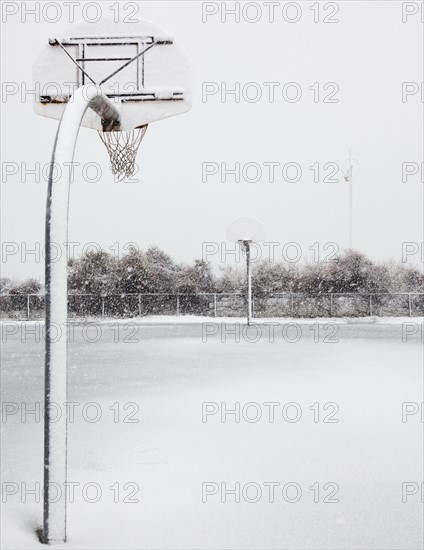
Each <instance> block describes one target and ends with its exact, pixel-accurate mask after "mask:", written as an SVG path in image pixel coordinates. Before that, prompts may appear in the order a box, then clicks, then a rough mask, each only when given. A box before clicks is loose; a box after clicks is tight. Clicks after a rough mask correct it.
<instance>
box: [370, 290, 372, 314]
mask: <svg viewBox="0 0 424 550" xmlns="http://www.w3.org/2000/svg"><path fill="white" fill-rule="evenodd" d="M370 317H372V294H370Z"/></svg>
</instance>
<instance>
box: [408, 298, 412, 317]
mask: <svg viewBox="0 0 424 550" xmlns="http://www.w3.org/2000/svg"><path fill="white" fill-rule="evenodd" d="M408 309H409V317H412V302H411V295H410V294H408Z"/></svg>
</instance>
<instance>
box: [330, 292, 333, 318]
mask: <svg viewBox="0 0 424 550" xmlns="http://www.w3.org/2000/svg"><path fill="white" fill-rule="evenodd" d="M330 317H333V295H332V294H330Z"/></svg>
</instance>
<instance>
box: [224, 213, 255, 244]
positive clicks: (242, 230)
mask: <svg viewBox="0 0 424 550" xmlns="http://www.w3.org/2000/svg"><path fill="white" fill-rule="evenodd" d="M226 236H227V241H233V242H238V241H252V242H256V243H258V242H261V241H263V240H265V226H264V225H263V223H262V222H261V221H260V220H258V219H257V218H253V217H251V216H241V217H239V218H235V219H234V220H233V221H232V222H231V223H230V224H229V225H228V227H227V235H226Z"/></svg>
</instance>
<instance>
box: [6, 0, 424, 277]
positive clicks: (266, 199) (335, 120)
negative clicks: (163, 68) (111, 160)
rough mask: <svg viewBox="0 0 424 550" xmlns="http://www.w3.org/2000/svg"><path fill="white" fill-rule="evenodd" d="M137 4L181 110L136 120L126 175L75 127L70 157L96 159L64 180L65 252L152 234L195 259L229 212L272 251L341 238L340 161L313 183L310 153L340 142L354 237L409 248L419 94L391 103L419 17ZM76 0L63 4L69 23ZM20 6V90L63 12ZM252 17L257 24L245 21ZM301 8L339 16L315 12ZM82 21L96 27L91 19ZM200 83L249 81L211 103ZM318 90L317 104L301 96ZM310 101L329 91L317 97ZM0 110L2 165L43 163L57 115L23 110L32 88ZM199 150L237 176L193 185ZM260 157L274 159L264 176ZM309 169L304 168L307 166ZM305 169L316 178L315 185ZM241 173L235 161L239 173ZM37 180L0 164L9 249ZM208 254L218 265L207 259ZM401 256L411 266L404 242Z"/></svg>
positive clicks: (305, 5) (418, 234)
mask: <svg viewBox="0 0 424 550" xmlns="http://www.w3.org/2000/svg"><path fill="white" fill-rule="evenodd" d="M3 4H4V3H3ZM112 4H113V3H109V2H102V3H101V7H102V9H103V12H104V13H105V14H106V13H109V14H110V13H111V12H110V9H109V7H110V6H111V5H112ZM123 4H124V3H122V4H121V5H123ZM138 4H139V6H140V11H139V12H138V14H136V15H135V17H143V18H146V19H148V20H151V21H153V22H155V23H156V24H157V25H159V26H160V27H162V28H163V29H165V31H166V33H167V34H171V35H173V36H174V37H175V38H176V39H177V40H178V41H179V43H180V44H181V45H183V46H184V48H185V49H186V51H187V53H188V55H189V57H190V58H191V59H192V63H193V77H194V78H193V82H194V85H193V95H194V104H193V108H192V110H191V111H190V112H189V113H187V114H184V115H181V116H178V117H175V118H169V119H166V120H164V121H161V122H158V123H156V124H151V125H150V127H149V129H148V132H147V134H146V137H145V140H144V142H143V143H142V145H141V147H140V151H139V155H138V162H139V164H140V166H141V171H140V174H139V175H138V176H137V178H138V179H139V181H138V182H135V183H115V182H114V181H113V179H112V177H111V175H110V174H109V173H108V157H107V153H106V151H105V149H104V145H103V144H102V143H101V142H100V140H99V138H98V136H97V135H96V132H94V131H92V130H89V129H85V128H83V129H82V130H81V132H80V135H79V140H78V144H77V148H76V154H75V161H76V162H80V163H81V165H84V163H87V162H92V161H93V162H97V163H98V164H99V165H100V166H101V167H102V168H103V171H104V176H103V177H102V179H101V181H99V182H97V183H89V182H84V181H82V178H79V179H77V181H75V182H74V183H73V184H72V190H71V203H70V218H69V222H70V225H69V240H70V241H73V242H79V243H81V244H80V245H79V246H78V247H76V252H77V253H78V252H80V251H81V250H82V248H83V246H84V244H85V243H88V242H96V243H99V244H100V245H101V246H102V247H104V248H105V249H108V248H109V247H114V249H115V250H116V246H114V243H120V246H121V247H122V246H123V245H124V244H125V243H128V242H136V243H138V245H139V246H140V247H141V248H143V249H145V248H146V247H148V246H149V245H153V244H154V245H158V246H159V247H161V248H163V249H164V250H165V251H166V252H168V253H169V254H171V255H172V256H173V257H174V258H175V259H176V260H177V261H182V262H191V261H192V260H193V259H194V258H199V257H201V256H202V243H204V242H213V241H215V242H218V243H220V242H222V241H224V240H225V230H226V226H227V225H228V223H229V222H230V221H231V220H232V219H233V218H235V217H237V216H242V215H251V216H256V217H258V218H260V219H261V220H262V221H263V222H264V223H265V225H266V229H267V239H268V240H269V241H278V242H280V243H281V247H282V246H283V245H284V244H285V243H288V242H297V243H299V247H300V249H301V250H302V251H303V253H304V254H303V255H304V256H305V258H306V257H308V256H310V254H311V251H310V250H309V247H311V246H312V245H314V243H319V246H321V247H322V246H324V245H325V243H329V242H334V243H337V245H338V246H339V247H340V249H343V248H346V247H347V246H348V185H347V184H346V183H345V181H344V180H343V177H342V175H341V173H340V171H339V172H338V173H335V174H334V175H333V177H334V178H335V179H339V180H340V181H338V182H323V181H322V180H323V177H324V176H326V175H328V176H331V170H332V166H333V165H327V168H326V169H325V168H324V165H326V163H330V162H331V163H335V164H336V165H339V166H340V165H342V164H343V163H344V161H345V160H346V159H347V156H348V151H349V149H351V150H352V156H353V157H354V158H355V159H357V160H358V161H359V164H360V170H359V173H358V174H357V175H356V176H355V178H354V183H353V185H354V193H353V194H354V233H353V245H354V248H356V249H358V250H361V251H363V252H364V253H366V254H367V255H369V256H370V257H371V258H372V259H375V260H386V259H390V258H392V259H395V260H398V261H400V260H402V243H403V242H415V243H418V246H420V243H422V241H423V240H424V239H423V184H422V181H421V175H420V174H419V173H418V174H415V175H411V176H410V177H408V179H407V181H402V179H403V178H402V163H405V162H409V163H416V165H417V166H419V165H420V164H421V163H422V162H423V141H422V136H423V116H422V113H423V103H422V102H421V98H420V93H419V92H417V93H412V94H410V95H408V96H407V97H406V98H404V101H402V86H403V85H402V83H403V82H410V83H417V84H416V86H414V85H413V84H411V87H410V88H409V89H410V90H412V91H414V90H415V87H416V88H417V89H418V87H419V86H420V83H421V82H422V81H423V59H422V51H423V49H422V48H423V27H422V24H421V23H420V19H419V15H418V14H417V15H411V16H409V17H408V19H407V22H405V23H404V22H402V3H401V2H381V1H378V2H372V1H371V2H339V3H338V4H335V3H330V4H331V5H333V4H334V5H335V6H338V8H339V10H338V13H337V14H334V15H332V13H331V11H332V10H330V8H328V7H327V10H328V11H327V12H325V11H322V10H323V5H324V3H323V4H321V11H320V12H319V13H317V11H316V10H315V11H313V10H312V9H310V7H311V6H312V4H313V3H312V2H299V3H298V5H299V6H301V8H302V13H301V14H300V15H299V13H300V12H299V13H298V16H299V20H298V21H297V22H292V23H290V22H288V21H285V20H284V16H283V15H282V9H283V8H284V5H285V4H287V3H286V2H280V3H277V4H276V11H275V18H274V22H270V21H269V19H270V17H269V15H268V14H269V11H268V10H265V8H264V7H263V5H262V4H261V5H262V15H261V14H260V12H259V11H258V9H256V8H255V6H254V5H253V7H252V8H251V11H250V12H246V13H244V14H243V13H242V14H241V20H240V22H239V23H235V22H234V17H233V16H230V15H228V16H227V21H226V22H222V21H221V15H222V14H221V13H220V12H218V13H217V14H215V15H210V16H209V17H208V19H207V21H206V22H203V21H202V3H201V2H196V1H188V2H179V1H173V2H160V1H154V2H153V1H152V2H139V3H138ZM233 4H234V3H233V2H231V3H227V5H228V6H230V5H233ZM253 4H255V3H253ZM17 5H18V6H19V5H20V3H19V4H17ZM81 5H82V4H78V3H77V4H76V9H75V16H76V19H77V20H80V19H81ZM241 5H243V2H242V3H241ZM327 5H328V3H327ZM256 6H259V3H256ZM215 7H216V8H217V9H218V10H220V9H221V2H219V3H213V2H211V3H209V7H208V9H209V10H210V11H214V10H215ZM203 9H204V7H203ZM334 11H336V10H334ZM123 13H124V12H123ZM20 15H21V14H16V15H12V16H9V17H8V19H7V23H6V24H4V23H3V25H2V78H3V81H6V82H18V83H25V85H26V86H27V87H28V88H31V82H32V74H31V71H32V64H33V62H34V60H35V58H36V56H37V53H38V51H39V50H40V49H41V48H42V47H43V46H44V45H45V43H46V40H47V39H48V37H50V36H56V35H61V34H62V31H63V29H66V28H67V27H68V26H69V20H68V18H67V15H66V12H65V11H64V12H63V16H62V17H61V18H60V20H59V21H58V22H57V23H50V22H47V21H43V20H41V21H40V22H39V23H36V22H34V17H32V16H28V19H27V21H26V23H22V22H21V16H20ZM124 15H127V13H124ZM243 15H244V17H243ZM285 16H286V19H294V18H295V17H296V13H295V11H293V9H291V10H286V12H285ZM253 17H257V18H258V21H257V22H252V18H253ZM314 17H319V18H320V19H321V20H322V19H323V18H324V17H328V18H329V19H338V20H339V22H336V23H324V22H322V21H320V22H318V23H315V22H314ZM247 19H249V20H250V22H249V20H247ZM3 20H4V19H3ZM93 25H96V26H99V25H101V20H100V21H99V22H98V23H95V24H94V23H93ZM205 82H209V83H216V85H215V86H214V85H211V86H212V88H215V89H219V90H220V91H222V88H223V86H225V85H226V86H227V87H228V88H229V89H230V88H234V87H235V85H236V83H240V86H241V89H243V87H244V86H245V84H246V83H256V85H250V86H249V87H247V88H246V87H245V88H244V89H245V93H248V94H249V97H247V98H246V97H243V94H241V97H240V101H239V102H236V101H235V100H234V96H231V95H228V96H227V97H225V96H224V99H225V101H222V96H221V94H220V93H216V94H215V95H212V96H208V97H207V98H205V97H203V98H202V88H203V87H204V85H203V83H205ZM270 82H274V83H277V84H275V85H274V88H273V89H274V92H275V97H274V100H273V101H270V99H269V94H270V85H269V84H268V85H267V84H264V83H270ZM290 82H296V83H297V85H296V88H297V93H299V90H301V92H302V97H301V98H300V100H299V101H297V102H289V101H287V100H285V99H284V98H283V91H285V92H287V93H288V95H289V97H292V98H293V95H292V94H293V93H295V92H296V89H295V87H289V88H287V87H286V88H284V85H285V84H287V83H290ZM314 83H318V85H316V84H315V86H314ZM326 83H335V84H336V85H337V89H338V91H335V90H336V87H335V86H334V84H333V85H328V86H327V87H326V89H324V85H325V84H326ZM311 86H314V89H315V91H314V90H311V89H309V88H310V87H311ZM212 88H210V89H212ZM317 90H319V94H320V95H319V100H318V102H314V94H315V99H317V95H316V94H317ZM333 91H334V94H333V96H330V97H328V96H329V94H330V93H331V92H333ZM255 93H261V94H262V96H261V98H260V99H258V100H257V101H253V100H252V98H254V96H255ZM325 97H326V98H327V99H331V97H332V98H333V99H337V100H338V102H337V103H335V102H334V103H324V102H323V98H325ZM249 99H250V101H249ZM3 101H5V100H3ZM1 106H2V162H3V169H4V167H5V163H10V162H16V163H18V164H20V163H21V162H25V163H26V164H27V166H28V167H29V168H33V167H34V165H35V163H40V164H41V166H44V165H46V164H47V163H48V162H49V158H50V155H51V151H52V146H53V141H54V137H55V132H56V129H57V121H55V120H49V119H46V118H42V117H39V116H37V115H35V114H34V113H33V110H32V103H31V100H30V99H29V100H28V101H26V102H22V100H21V98H20V97H19V94H17V95H15V96H13V97H8V98H7V101H6V102H3V103H2V105H1ZM206 162H207V163H217V165H218V166H219V167H220V166H221V163H226V166H227V167H228V168H230V169H231V168H233V167H234V164H235V163H236V162H238V163H240V167H241V172H242V174H241V181H239V182H236V181H234V177H232V176H230V175H228V176H227V178H226V181H225V182H222V181H221V173H220V172H218V173H217V174H215V175H211V176H209V177H208V178H207V181H202V163H206ZM248 163H257V165H259V167H260V168H261V170H262V177H260V178H259V179H258V181H245V180H244V178H243V167H244V166H245V165H246V164H248ZM264 163H267V164H264ZM268 163H275V164H274V166H276V172H275V181H273V182H270V181H269V166H270V165H269V164H268ZM289 163H297V165H298V166H299V167H300V169H301V171H302V175H301V177H300V179H299V181H295V182H289V181H284V179H283V176H282V172H281V170H282V167H283V166H284V165H286V164H289ZM313 165H315V168H314V170H312V169H310V168H309V167H311V166H313ZM210 166H213V164H211V165H210ZM292 166H296V165H292ZM413 166H414V164H411V165H410V169H411V170H412V171H413ZM317 167H319V169H320V173H319V179H320V180H321V181H319V182H314V174H317V172H316V169H317ZM245 175H246V174H245ZM297 175H299V173H298V174H297ZM254 176H255V174H254V173H253V172H251V171H250V172H247V177H248V178H251V179H253V178H254ZM288 178H294V179H296V170H295V171H293V170H288V171H287V172H286V179H288ZM46 188H47V183H46V181H45V180H44V179H43V177H42V178H41V181H40V182H39V183H37V182H36V181H35V178H34V176H31V175H28V176H27V181H26V182H25V183H24V182H21V174H20V173H18V174H16V175H14V176H9V177H8V178H7V181H5V175H4V174H3V181H2V241H3V243H13V242H14V243H17V246H18V248H17V249H16V250H18V249H19V251H21V250H22V247H23V246H24V247H25V246H26V247H27V248H28V249H33V248H34V247H35V246H36V244H35V243H41V246H43V243H44V215H45V201H46ZM3 246H4V245H3ZM39 246H40V245H39ZM8 250H10V248H9V249H8ZM209 259H211V260H212V261H213V262H214V263H218V262H219V257H218V256H216V258H212V257H211V258H209ZM5 260H6V261H5ZM409 260H410V263H411V264H413V265H416V266H417V267H420V266H421V265H422V264H421V258H420V255H419V254H415V255H413V256H410V257H409ZM1 266H2V275H3V276H9V277H16V278H25V277H30V276H35V277H37V278H40V279H41V280H43V270H44V266H43V259H42V257H38V258H37V261H36V260H35V259H34V257H27V258H26V261H25V262H22V261H21V257H20V254H18V253H17V254H14V255H12V256H9V257H5V256H4V255H3V258H2V264H1Z"/></svg>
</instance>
